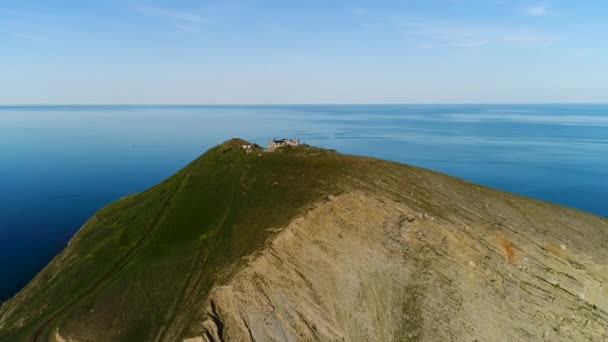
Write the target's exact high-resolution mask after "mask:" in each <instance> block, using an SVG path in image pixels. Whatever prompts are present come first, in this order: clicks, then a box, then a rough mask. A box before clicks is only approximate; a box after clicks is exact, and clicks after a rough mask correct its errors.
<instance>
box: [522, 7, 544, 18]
mask: <svg viewBox="0 0 608 342" xmlns="http://www.w3.org/2000/svg"><path fill="white" fill-rule="evenodd" d="M548 12H549V6H547V5H537V6H532V7H528V8H526V9H524V13H525V14H526V15H530V16H533V17H542V16H544V15H547V13H548Z"/></svg>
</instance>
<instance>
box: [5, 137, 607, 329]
mask: <svg viewBox="0 0 608 342" xmlns="http://www.w3.org/2000/svg"><path fill="white" fill-rule="evenodd" d="M246 143H247V142H245V141H243V140H239V139H233V140H230V141H227V142H225V143H223V144H222V145H219V146H216V147H214V148H212V149H211V150H209V151H207V152H206V153H205V154H203V155H202V156H201V157H199V158H198V159H196V160H195V161H193V162H192V163H190V164H189V165H187V166H186V167H184V168H183V169H182V170H180V171H179V172H177V173H176V174H175V175H173V176H171V177H170V178H168V179H166V180H165V181H163V182H161V183H160V184H158V185H156V186H154V187H152V188H150V189H148V190H146V191H144V192H142V193H139V194H134V195H131V196H127V197H125V198H122V199H120V200H118V201H116V202H114V203H111V204H109V205H108V206H106V207H105V208H103V209H101V210H100V211H99V212H97V213H96V214H95V215H94V216H93V217H91V218H90V219H89V220H88V221H87V222H86V223H85V224H84V226H83V227H82V228H81V229H80V231H79V232H78V233H77V234H76V235H75V236H74V237H73V238H72V240H71V241H70V243H69V245H68V246H67V247H66V248H65V250H64V251H63V252H61V253H60V254H59V255H58V256H57V257H55V258H54V259H53V260H52V261H51V262H50V263H49V265H48V266H47V267H46V268H44V269H43V270H42V271H41V272H40V273H39V274H38V275H37V276H36V277H35V279H33V280H32V281H31V283H30V284H28V285H27V286H26V287H25V288H24V289H23V290H22V291H21V292H19V293H18V294H17V295H16V296H15V297H14V298H12V299H11V300H9V301H8V302H7V303H5V304H4V305H3V306H2V308H1V309H0V341H47V340H49V339H50V340H55V341H174V340H182V339H186V338H191V337H193V338H196V339H197V341H204V340H213V339H217V340H272V339H274V340H290V339H293V338H296V339H304V340H340V339H345V340H358V339H360V338H369V337H370V336H376V337H377V339H378V340H387V339H388V340H416V339H425V338H426V339H427V340H428V339H431V340H432V339H435V338H443V337H446V338H448V339H456V340H458V339H460V338H456V337H459V336H460V337H462V339H465V338H469V337H470V338H474V337H475V338H481V339H482V340H483V339H485V340H488V339H490V340H492V339H495V338H496V337H499V336H501V335H497V336H492V335H491V332H490V331H492V329H489V330H488V329H486V328H481V327H479V325H482V324H486V325H488V324H489V325H490V326H492V324H495V325H496V326H495V327H494V331H499V332H500V331H503V330H504V331H505V334H507V332H508V334H511V335H505V336H512V337H516V338H523V339H526V338H530V339H535V338H536V337H540V338H548V337H551V336H555V337H557V338H558V339H560V338H563V339H567V338H581V337H585V338H591V339H593V338H608V337H607V336H608V335H607V334H608V332H607V329H606V327H607V326H608V324H607V322H608V314H607V310H608V303H607V301H608V300H607V299H606V298H608V293H607V292H606V291H607V290H606V289H607V288H608V286H606V284H608V278H607V274H608V270H607V269H606V264H605V260H608V254H607V252H606V250H605V248H603V247H602V244H605V243H606V242H608V233H607V232H608V230H607V228H608V225H607V224H606V220H605V219H602V218H599V217H595V216H593V215H590V214H586V213H582V212H579V211H576V210H574V209H569V208H565V207H560V206H556V205H551V204H547V203H543V202H539V201H535V200H531V199H528V198H524V197H520V196H516V195H512V194H508V193H504V192H500V191H496V190H492V189H488V188H484V187H481V186H477V185H475V184H472V183H468V182H465V181H462V180H459V179H456V178H452V177H449V176H445V175H442V174H439V173H436V172H432V171H428V170H423V169H419V168H415V167H410V166H406V165H401V164H397V163H391V162H386V161H381V160H376V159H371V158H364V157H355V156H345V155H341V154H339V153H336V152H333V151H328V150H323V149H318V148H314V147H309V146H298V147H284V148H280V149H278V150H277V151H275V152H272V153H268V152H263V151H262V150H261V149H259V148H257V147H256V148H254V150H253V151H252V153H246V152H245V151H244V150H242V149H241V148H240V146H241V145H243V144H246ZM374 208H375V209H374ZM294 232H299V233H298V234H300V235H301V236H304V237H302V238H298V239H296V238H293V237H291V238H290V239H288V240H286V239H287V238H286V235H285V234H287V233H290V234H292V233H293V234H295V233H294ZM298 234H296V235H298ZM302 234H304V235H302ZM315 234H316V235H315ZM320 234H321V235H320ZM322 234H328V235H322ZM412 234H413V235H412ZM300 235H298V236H300ZM287 241H289V242H287ZM304 241H309V242H308V243H304ZM347 241H348V243H347ZM273 248H275V249H274V250H273ZM311 248H312V249H311ZM309 249H310V250H309ZM305 251H308V252H305ZM296 255H297V257H296ZM364 256H365V258H364V259H361V262H359V263H354V261H355V260H358V259H360V258H363V257H364ZM343 257H344V258H343ZM265 258H266V259H265ZM309 258H310V260H308V259H309ZM304 260H308V262H306V263H305V264H302V263H303V262H304ZM319 260H326V262H324V263H320V264H318V265H317V266H315V267H314V268H311V266H310V265H312V264H314V263H317V262H320V261H319ZM349 260H350V261H349ZM374 260H378V263H373V261H374ZM380 260H382V262H380ZM256 265H257V266H256ZM260 265H265V266H263V267H262V266H260ZM256 267H261V268H260V269H259V270H258V271H255V272H254V270H256V269H257V268H256ZM604 271H606V272H604ZM287 272H293V273H287ZM307 272H308V273H307ZM349 272H350V273H349ZM416 272H418V273H416ZM428 272H431V273H428ZM602 272H603V273H602ZM287 274H292V275H291V276H287ZM320 274H322V275H323V277H321V278H318V279H317V278H316V277H318V276H319V275H320ZM357 279H358V280H357ZM347 280H348V281H347ZM292 281H294V283H291V282H292ZM345 284H346V285H345ZM366 284H367V285H366ZM294 286H295V287H294ZM319 286H321V287H319ZM342 286H346V288H348V287H349V286H355V288H356V289H358V290H356V289H353V290H352V291H353V292H352V293H351V295H349V296H346V297H343V296H342V294H341V293H342V290H344V288H343V289H340V288H341V287H342ZM292 287H293V288H294V290H293V291H292V290H289V289H290V288H292ZM302 288H307V289H309V291H308V290H307V291H306V292H302V293H300V292H298V290H297V289H302ZM477 288H479V290H478V292H475V291H473V290H472V289H477ZM237 289H238V291H237ZM312 289H315V290H314V291H313V290H312ZM231 291H232V292H231ZM234 291H236V292H234ZM370 291H371V292H370ZM471 291H473V292H471ZM370 293H376V295H377V296H380V297H378V298H376V297H374V298H372V297H370V296H371V295H370ZM514 293H515V294H514ZM475 296H481V297H484V296H485V297H487V298H486V299H484V300H483V301H481V302H475V301H473V302H475V305H473V304H471V305H473V306H471V307H469V306H470V305H469V306H467V305H468V304H467V303H466V301H470V298H469V297H475ZM262 297H264V299H260V298H262ZM239 298H240V299H239ZM256 298H257V299H256ZM386 298H391V300H389V301H387V300H385V299H386ZM438 299H443V300H444V301H443V302H442V303H443V304H440V303H437V302H436V300H438ZM556 299H557V301H558V303H556V302H555V301H556ZM266 301H267V302H270V303H272V305H271V306H272V308H271V307H267V303H266V304H263V303H262V302H266ZM545 301H546V302H547V303H548V304H545ZM330 304H331V305H330ZM327 305H330V307H326V306H327ZM484 305H486V306H489V307H486V308H484V309H482V308H483V306H484ZM437 306H440V307H437ZM254 309H255V310H256V311H255V312H253V311H251V310H254ZM328 310H329V311H328ZM331 310H334V311H331ZM567 310H569V311H567ZM250 311H251V312H250ZM326 312H333V314H332V315H330V316H328V317H325V316H324V315H325V314H326ZM349 312H351V313H350V315H351V316H350V318H349ZM352 312H355V313H356V314H354V316H356V317H354V316H352V315H353V314H352ZM566 312H569V313H568V314H566ZM237 313H238V314H237ZM372 313H373V314H372ZM380 313H383V314H380ZM476 313H477V314H476ZM455 314H457V315H460V318H459V319H449V317H450V316H451V315H455ZM235 315H236V316H235ZM239 315H241V316H240V317H238V316H239ZM477 315H480V317H478V316H477ZM562 315H563V316H562ZM359 316H360V317H359ZM235 317H238V323H234V321H235V319H236V318H235ZM260 317H261V318H260ZM488 317H489V318H492V317H493V318H494V319H495V320H491V319H490V320H488V321H485V319H487V318H488ZM533 317H536V319H537V320H540V321H541V322H542V324H537V325H536V326H528V325H530V324H531V323H530V320H532V321H533V320H534V318H533ZM482 318H483V319H482ZM433 319H434V320H437V322H438V323H433V324H431V321H432V320H433ZM477 320H478V321H477ZM351 322H356V324H355V323H353V324H354V325H353V326H350V324H351ZM484 322H485V323H484ZM581 322H586V323H585V325H584V327H585V328H583V326H580V327H578V324H582V323H581ZM545 325H546V327H545ZM237 326H238V327H240V328H239V329H237V328H236V327H237ZM433 326H434V327H433ZM540 326H542V329H541V328H539V327H540ZM269 327H272V328H269ZM545 328H546V329H545ZM501 329H502V330H501ZM539 329H540V330H539ZM545 330H546V331H545ZM290 334H291V335H290ZM450 336H451V337H452V338H450ZM484 337H485V338H484Z"/></svg>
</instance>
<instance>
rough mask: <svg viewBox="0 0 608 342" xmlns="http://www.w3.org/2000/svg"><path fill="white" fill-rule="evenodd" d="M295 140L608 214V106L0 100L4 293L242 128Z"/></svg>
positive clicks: (255, 136) (257, 137) (251, 136)
mask: <svg viewBox="0 0 608 342" xmlns="http://www.w3.org/2000/svg"><path fill="white" fill-rule="evenodd" d="M237 136H238V137H241V138H244V139H247V140H250V141H252V142H255V143H258V144H263V145H266V142H267V141H268V140H270V139H272V138H282V137H296V138H300V139H302V141H303V142H305V143H308V144H311V145H316V146H321V147H325V148H332V149H336V150H338V151H340V152H343V153H349V154H360V155H368V156H374V157H378V158H383V159H390V160H394V161H399V162H403V163H408V164H413V165H417V166H422V167H426V168H430V169H434V170H438V171H441V172H445V173H448V174H450V175H454V176H458V177H462V178H465V179H467V180H470V181H474V182H477V183H481V184H484V185H488V186H491V187H495V188H498V189H503V190H508V191H511V192H515V193H518V194H522V195H526V196H530V197H534V198H538V199H543V200H546V201H550V202H555V203H559V204H563V205H567V206H572V207H575V208H579V209H581V210H586V211H589V212H592V213H595V214H598V215H603V216H608V105H358V106H352V105H307V106H39V107H23V106H12V107H6V106H5V107H0V301H2V300H4V299H6V298H7V297H10V296H11V295H12V294H14V293H15V292H16V291H17V290H18V289H20V288H21V287H22V286H23V285H24V284H26V283H27V282H28V281H29V280H30V279H31V278H32V277H33V276H34V275H35V274H36V273H37V272H38V271H39V270H40V269H41V268H42V267H44V265H46V264H47V263H48V262H49V260H50V259H51V258H52V257H53V256H54V255H56V253H58V252H59V251H60V250H61V249H62V248H64V247H65V245H66V243H67V241H68V239H69V238H70V237H71V236H72V234H74V232H76V230H78V228H79V227H80V226H81V225H82V224H83V223H84V222H85V220H86V219H87V218H88V217H89V216H91V215H92V214H93V213H94V212H95V211H96V210H97V209H99V208H100V207H102V206H103V205H105V204H107V203H108V202H110V201H113V200H116V199H118V198H120V197H122V196H124V195H126V194H129V193H133V192H139V191H142V190H144V189H146V188H147V187H149V186H152V185H154V184H155V183H157V182H159V181H161V180H162V179H164V178H166V177H167V176H169V175H171V174H172V173H173V172H175V171H177V170H178V169H180V168H181V167H183V166H184V165H186V164H187V163H188V162H190V161H191V160H193V159H194V158H196V157H197V156H199V155H200V154H201V153H203V152H204V151H205V150H207V149H208V148H210V147H212V146H214V145H216V144H219V143H221V142H223V141H224V140H227V139H230V138H232V137H237Z"/></svg>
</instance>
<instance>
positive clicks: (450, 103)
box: [0, 101, 608, 108]
mask: <svg viewBox="0 0 608 342" xmlns="http://www.w3.org/2000/svg"><path fill="white" fill-rule="evenodd" d="M408 105H418V106H450V105H608V101H607V102H584V101H580V102H579V101H572V102H369V103H361V102H359V103H348V102H342V103H338V102H325V103H323V102H319V103H295V102H294V103H69V104H68V103H56V104H54V103H32V104H1V103H0V108H10V107H237V106H259V107H263V106H408Z"/></svg>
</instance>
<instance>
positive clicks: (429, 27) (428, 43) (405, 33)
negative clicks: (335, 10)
mask: <svg viewBox="0 0 608 342" xmlns="http://www.w3.org/2000/svg"><path fill="white" fill-rule="evenodd" d="M353 15H355V16H357V17H359V18H360V19H361V22H360V23H361V26H362V27H363V28H364V29H365V30H367V31H370V32H375V33H378V34H384V35H396V36H401V37H404V38H406V39H409V40H412V41H414V42H415V43H417V44H418V45H417V46H418V47H421V48H433V47H453V48H476V47H484V46H489V45H496V46H498V45H503V46H512V47H544V46H547V45H550V44H552V43H554V42H556V41H558V40H559V37H556V36H554V35H552V34H547V33H544V32H539V31H538V30H536V29H526V28H523V27H505V26H494V25H491V24H475V23H470V22H455V21H447V20H437V19H434V18H416V17H411V16H407V15H399V14H394V13H386V12H374V11H366V10H357V11H354V12H353Z"/></svg>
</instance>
